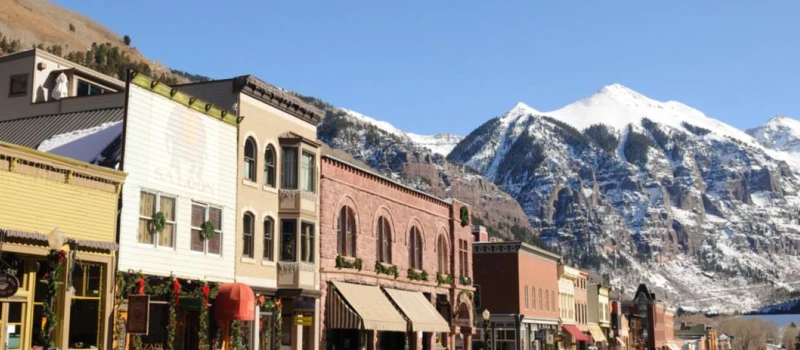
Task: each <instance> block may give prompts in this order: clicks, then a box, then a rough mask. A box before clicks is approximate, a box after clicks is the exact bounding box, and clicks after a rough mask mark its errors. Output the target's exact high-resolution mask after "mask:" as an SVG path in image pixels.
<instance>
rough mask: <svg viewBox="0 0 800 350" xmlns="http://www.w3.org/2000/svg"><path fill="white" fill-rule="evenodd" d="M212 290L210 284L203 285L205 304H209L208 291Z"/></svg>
mask: <svg viewBox="0 0 800 350" xmlns="http://www.w3.org/2000/svg"><path fill="white" fill-rule="evenodd" d="M210 292H211V288H210V287H209V286H208V285H205V286H203V300H205V304H203V306H208V293H210Z"/></svg>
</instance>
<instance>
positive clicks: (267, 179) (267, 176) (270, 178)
mask: <svg viewBox="0 0 800 350" xmlns="http://www.w3.org/2000/svg"><path fill="white" fill-rule="evenodd" d="M264 185H266V186H269V187H272V188H274V187H275V148H273V147H272V145H269V146H267V149H266V150H265V151H264Z"/></svg>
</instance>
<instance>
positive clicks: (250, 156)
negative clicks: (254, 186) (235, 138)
mask: <svg viewBox="0 0 800 350" xmlns="http://www.w3.org/2000/svg"><path fill="white" fill-rule="evenodd" d="M242 171H243V173H244V174H243V176H244V179H245V180H248V181H253V182H255V181H256V141H255V140H253V138H252V137H248V138H247V140H246V141H245V142H244V169H242Z"/></svg>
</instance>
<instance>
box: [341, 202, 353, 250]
mask: <svg viewBox="0 0 800 350" xmlns="http://www.w3.org/2000/svg"><path fill="white" fill-rule="evenodd" d="M336 225H337V226H336V229H337V239H336V251H337V252H338V253H339V255H341V256H356V215H355V212H353V209H352V208H350V207H348V206H344V207H342V210H340V211H339V219H338V220H337V224H336Z"/></svg>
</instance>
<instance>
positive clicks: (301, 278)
mask: <svg viewBox="0 0 800 350" xmlns="http://www.w3.org/2000/svg"><path fill="white" fill-rule="evenodd" d="M316 274H317V265H316V264H313V263H306V262H287V261H281V262H278V288H304V289H313V288H314V287H315V284H316Z"/></svg>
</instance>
